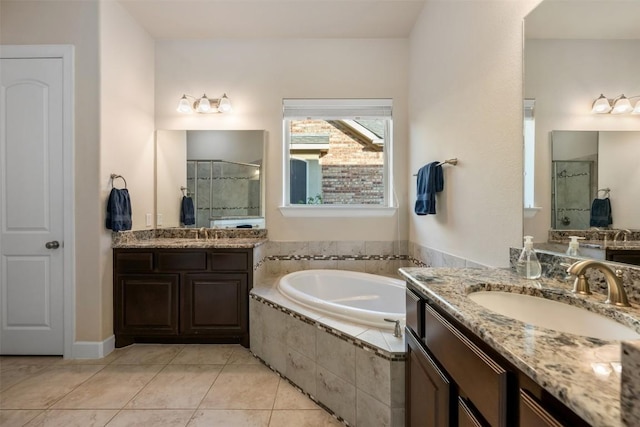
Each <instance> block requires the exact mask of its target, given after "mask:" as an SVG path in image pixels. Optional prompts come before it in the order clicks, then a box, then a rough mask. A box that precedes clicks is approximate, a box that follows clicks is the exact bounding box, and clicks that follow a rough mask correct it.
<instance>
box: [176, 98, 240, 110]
mask: <svg viewBox="0 0 640 427" xmlns="http://www.w3.org/2000/svg"><path fill="white" fill-rule="evenodd" d="M177 111H178V112H179V113H193V112H196V113H201V114H209V113H229V112H231V101H230V100H229V98H227V94H226V93H225V94H223V95H222V98H209V97H207V94H203V95H202V96H201V97H200V98H196V97H195V96H191V95H187V94H183V95H182V98H180V102H179V103H178V108H177Z"/></svg>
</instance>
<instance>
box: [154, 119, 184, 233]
mask: <svg viewBox="0 0 640 427" xmlns="http://www.w3.org/2000/svg"><path fill="white" fill-rule="evenodd" d="M156 167H157V170H158V171H160V173H158V174H157V178H156V179H157V181H156V207H157V214H158V215H162V224H161V225H159V226H161V227H180V202H181V199H182V193H181V192H180V187H186V186H187V132H186V131H171V132H158V133H157V135H156Z"/></svg>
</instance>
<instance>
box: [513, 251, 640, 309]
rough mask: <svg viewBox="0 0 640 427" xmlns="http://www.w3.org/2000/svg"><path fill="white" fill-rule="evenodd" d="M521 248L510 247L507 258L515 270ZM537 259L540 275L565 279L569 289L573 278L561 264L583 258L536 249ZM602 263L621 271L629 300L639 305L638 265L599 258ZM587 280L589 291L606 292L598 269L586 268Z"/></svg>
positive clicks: (639, 283)
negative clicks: (540, 270) (568, 277)
mask: <svg viewBox="0 0 640 427" xmlns="http://www.w3.org/2000/svg"><path fill="white" fill-rule="evenodd" d="M521 252H522V249H518V248H510V249H509V258H510V264H511V267H512V268H513V269H514V271H515V265H516V261H517V260H518V257H519V256H520V253H521ZM536 255H537V256H538V260H539V261H540V264H541V265H542V276H543V277H549V278H554V279H557V280H560V281H565V282H567V283H568V284H569V286H570V288H569V289H571V288H572V287H573V281H574V278H571V279H567V267H566V265H562V264H573V263H574V262H576V261H582V260H584V259H585V258H581V257H571V256H568V255H558V254H555V253H550V252H545V251H536ZM599 261H601V262H602V263H603V264H605V265H608V266H609V267H611V269H613V270H614V271H615V270H621V271H622V274H623V276H622V282H623V285H624V289H625V291H626V292H627V297H628V298H629V302H630V303H631V304H633V305H640V266H632V265H630V264H620V263H616V262H611V261H605V260H599ZM585 275H586V276H587V279H588V280H589V285H590V289H591V292H594V293H595V292H597V293H600V294H602V295H606V294H607V283H606V281H605V280H604V276H603V275H602V273H600V272H599V271H598V270H595V269H593V268H591V269H588V270H587V272H586V274H585Z"/></svg>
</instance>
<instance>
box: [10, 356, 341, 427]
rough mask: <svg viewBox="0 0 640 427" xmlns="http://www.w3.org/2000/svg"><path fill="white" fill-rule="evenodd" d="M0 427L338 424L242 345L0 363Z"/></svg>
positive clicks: (301, 426)
mask: <svg viewBox="0 0 640 427" xmlns="http://www.w3.org/2000/svg"><path fill="white" fill-rule="evenodd" d="M0 426H2V427H13V426H29V427H32V426H46V427H57V426H60V427H72V426H78V427H96V426H109V427H123V426H152V427H156V426H157V427H164V426H172V427H173V426H189V427H196V426H207V427H216V426H224V427H236V426H238V427H244V426H251V427H253V426H265V427H267V426H269V427H276V426H277V427H288V426H295V427H304V426H309V427H324V426H326V427H329V426H342V424H341V423H340V422H339V421H338V420H337V419H335V418H333V417H332V416H331V415H330V414H329V413H327V412H326V411H324V410H323V409H322V408H320V407H319V406H318V405H316V404H315V403H314V402H313V401H311V400H310V399H309V398H307V397H306V396H305V395H303V394H302V393H300V392H299V391H298V390H296V389H295V388H294V387H293V386H291V385H290V384H289V383H288V382H287V381H286V380H284V379H281V378H280V377H279V376H278V375H277V374H275V373H274V372H273V371H271V370H269V369H268V368H266V367H265V366H264V365H263V364H261V363H260V361H259V360H258V359H256V358H254V357H253V355H251V353H250V352H249V351H248V350H247V349H245V348H243V347H242V346H239V345H213V344H212V345H196V344H194V345H181V344H177V345H159V344H134V345H132V346H129V347H126V348H123V349H117V350H115V351H114V352H112V353H111V354H109V355H108V356H107V357H105V358H104V359H97V360H63V359H62V358H60V357H11V356H6V357H0Z"/></svg>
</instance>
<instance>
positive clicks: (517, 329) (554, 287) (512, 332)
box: [400, 267, 640, 426]
mask: <svg viewBox="0 0 640 427" xmlns="http://www.w3.org/2000/svg"><path fill="white" fill-rule="evenodd" d="M400 273H401V274H402V275H403V276H404V277H405V278H406V279H407V281H408V283H409V286H411V288H412V289H415V290H416V291H418V292H420V293H421V294H422V295H423V296H424V297H426V298H428V299H430V300H432V301H434V302H435V303H436V304H437V305H438V306H439V307H440V308H441V309H443V310H444V311H446V312H447V313H449V314H450V315H452V316H453V317H454V318H456V319H457V320H458V321H460V322H461V323H462V324H463V325H464V326H466V327H467V328H469V329H470V330H471V331H473V332H474V333H475V334H477V335H478V336H479V337H480V338H482V339H483V340H484V341H485V342H486V343H487V344H488V345H490V346H491V347H492V348H493V349H495V350H496V351H497V352H498V353H500V354H501V355H503V356H504V357H505V358H506V359H507V360H509V361H510V362H511V363H513V365H515V366H516V367H518V368H519V369H520V370H522V371H523V372H525V373H526V374H527V375H528V376H529V377H530V378H532V379H533V380H534V381H536V382H537V383H538V384H539V385H540V386H542V387H544V388H545V389H546V390H547V391H548V392H550V393H551V394H553V395H554V396H555V397H556V398H558V399H559V400H560V401H561V402H563V403H564V404H565V405H567V406H568V407H569V408H570V409H571V410H573V411H574V412H575V413H576V414H578V415H579V416H580V417H582V418H583V419H584V420H585V421H587V422H588V423H590V424H591V425H593V426H622V425H624V424H623V422H622V420H621V398H620V390H621V388H620V377H621V375H620V373H619V372H618V371H616V368H619V367H620V361H621V342H620V341H604V340H600V339H595V338H589V337H582V336H578V335H571V334H566V333H560V332H556V331H553V330H550V329H544V328H539V327H535V326H532V325H528V324H525V323H523V322H520V321H517V320H514V319H511V318H508V317H505V316H501V315H499V314H497V313H494V312H492V311H490V310H487V309H485V308H483V307H481V306H480V305H478V304H476V303H474V302H473V301H472V300H470V299H469V298H468V297H467V295H468V294H469V293H471V292H474V291H481V290H499V291H507V292H518V293H524V294H530V295H538V296H544V297H545V298H549V299H554V300H558V301H561V302H564V303H569V304H573V305H577V306H581V307H584V308H588V309H590V310H591V311H595V312H598V313H601V314H605V315H606V316H607V317H612V318H615V319H616V320H617V321H619V322H621V323H624V324H626V325H628V326H630V327H632V328H633V329H635V330H636V331H637V332H640V320H639V319H640V308H639V307H638V306H637V305H634V307H631V308H612V307H611V306H609V305H607V304H604V300H605V299H606V298H605V296H604V295H599V294H595V293H594V294H593V295H589V296H579V295H574V294H572V293H571V292H570V289H571V283H570V282H562V281H558V280H554V279H546V278H543V279H539V280H527V279H523V278H520V277H518V276H517V275H515V274H514V273H513V272H512V271H511V270H502V269H471V268H462V269H452V268H418V267H409V268H401V269H400ZM541 315H544V313H541ZM636 342H638V341H634V343H636ZM596 364H597V365H596ZM594 368H596V369H597V368H607V370H610V372H609V373H600V374H597V373H596V371H595V370H594ZM609 368H610V369H609Z"/></svg>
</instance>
